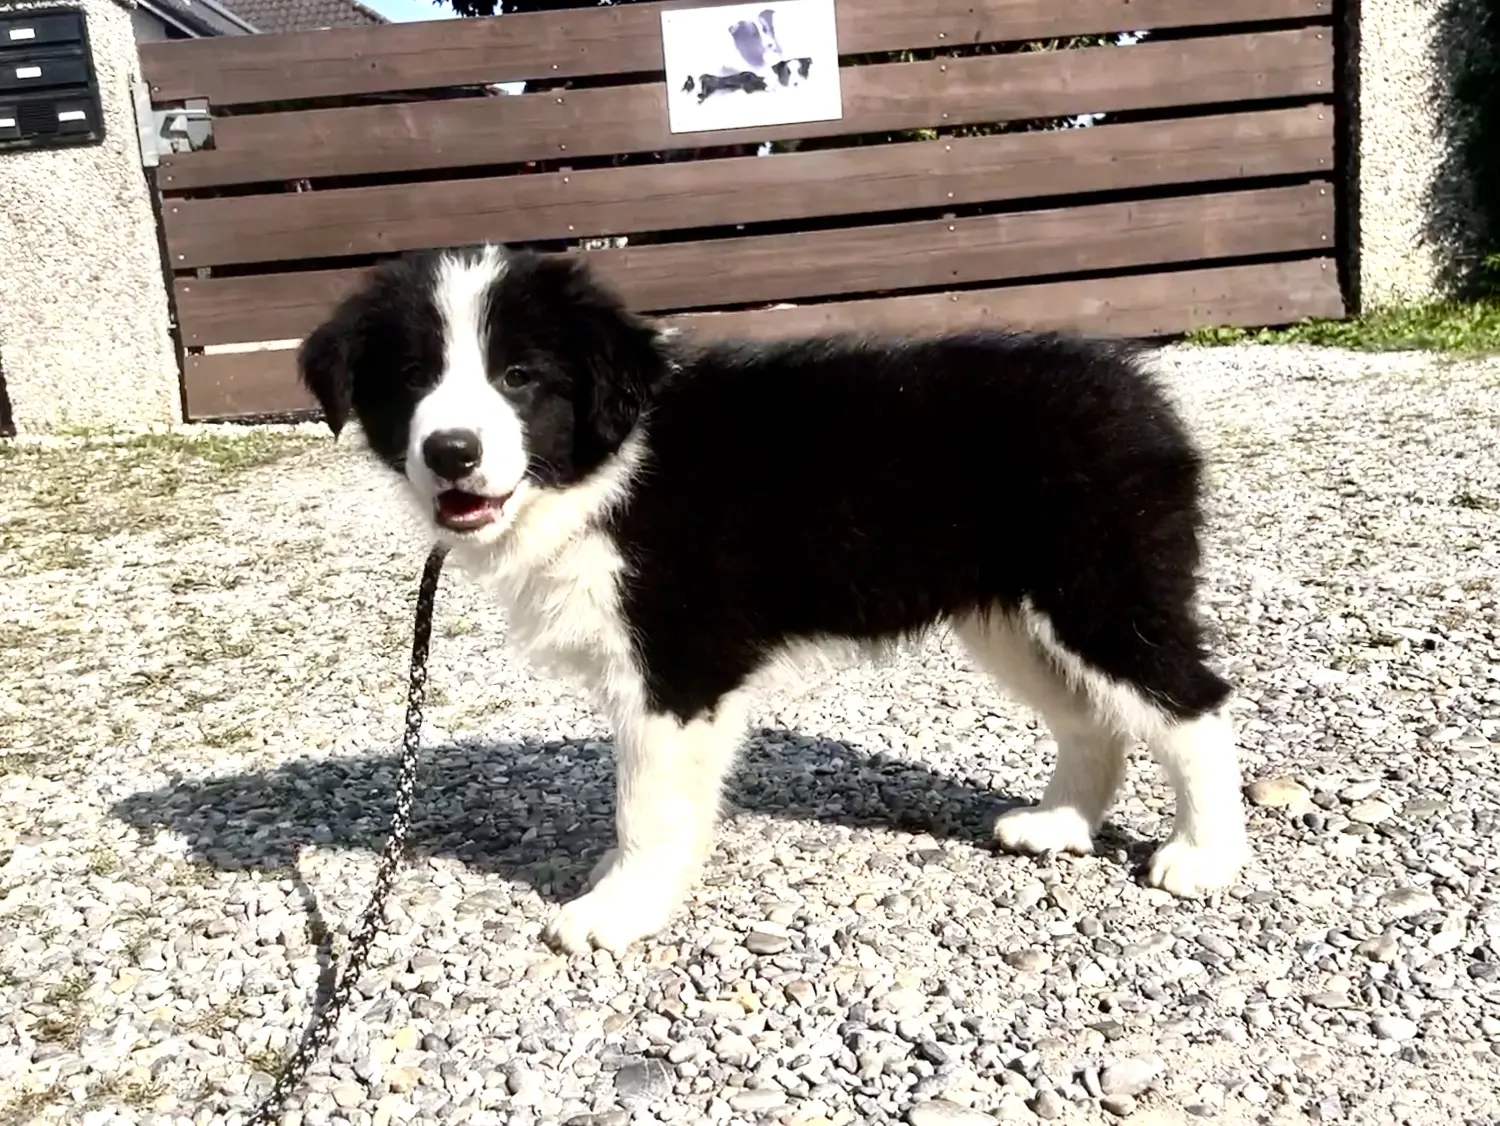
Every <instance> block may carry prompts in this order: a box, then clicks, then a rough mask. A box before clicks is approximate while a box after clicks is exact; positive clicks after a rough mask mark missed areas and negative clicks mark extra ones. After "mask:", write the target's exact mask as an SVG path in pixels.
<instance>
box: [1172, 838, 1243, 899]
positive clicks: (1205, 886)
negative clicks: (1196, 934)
mask: <svg viewBox="0 0 1500 1126" xmlns="http://www.w3.org/2000/svg"><path fill="white" fill-rule="evenodd" d="M1249 852H1250V850H1249V846H1248V845H1247V844H1246V842H1245V841H1244V840H1243V839H1242V838H1239V837H1231V838H1229V839H1227V840H1224V841H1215V842H1211V843H1210V844H1207V845H1195V844H1191V843H1189V842H1188V841H1184V840H1178V839H1177V838H1170V839H1168V841H1167V843H1166V844H1164V845H1162V846H1161V848H1159V849H1157V850H1156V853H1155V855H1153V856H1152V857H1151V863H1150V865H1148V866H1147V868H1146V882H1147V883H1148V884H1150V885H1151V886H1152V887H1156V888H1161V889H1162V890H1163V891H1165V892H1170V893H1171V894H1172V895H1175V896H1178V897H1180V898H1182V899H1201V898H1203V897H1204V896H1207V895H1211V894H1212V893H1214V892H1216V891H1223V890H1224V889H1225V888H1227V887H1228V886H1229V885H1230V884H1232V883H1233V882H1234V878H1235V876H1236V875H1237V874H1238V873H1239V870H1240V868H1241V866H1242V865H1243V864H1244V863H1245V861H1246V860H1247V859H1249Z"/></svg>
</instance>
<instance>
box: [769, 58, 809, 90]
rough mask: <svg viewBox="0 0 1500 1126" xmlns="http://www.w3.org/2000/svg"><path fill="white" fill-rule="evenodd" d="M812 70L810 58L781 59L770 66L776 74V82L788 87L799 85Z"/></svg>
mask: <svg viewBox="0 0 1500 1126" xmlns="http://www.w3.org/2000/svg"><path fill="white" fill-rule="evenodd" d="M811 71H812V59H810V58H802V59H782V60H781V61H780V62H779V63H777V64H776V65H775V66H773V67H772V68H771V72H772V73H773V74H775V75H776V83H777V85H779V86H784V87H786V88H788V89H793V88H795V87H798V86H801V85H803V84H804V83H806V82H807V76H808V74H809V73H811Z"/></svg>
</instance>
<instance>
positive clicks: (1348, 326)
mask: <svg viewBox="0 0 1500 1126" xmlns="http://www.w3.org/2000/svg"><path fill="white" fill-rule="evenodd" d="M1183 339H1184V342H1185V343H1188V344H1196V345H1200V346H1215V345H1224V344H1312V345H1317V346H1320V347H1325V348H1348V349H1352V350H1354V351H1358V352H1414V351H1432V352H1447V353H1454V354H1459V355H1488V354H1491V353H1495V352H1500V297H1487V298H1484V299H1481V300H1478V301H1467V302H1438V303H1435V304H1431V305H1419V306H1414V307H1411V308H1401V309H1384V310H1378V311H1376V312H1373V313H1370V314H1368V315H1366V316H1363V317H1355V318H1351V319H1349V320H1304V321H1300V322H1298V323H1297V324H1294V325H1289V326H1287V327H1286V328H1277V329H1258V330H1248V329H1243V328H1234V327H1231V326H1219V327H1212V328H1201V329H1196V330H1194V331H1193V332H1190V333H1188V334H1187V336H1185V337H1184V338H1183Z"/></svg>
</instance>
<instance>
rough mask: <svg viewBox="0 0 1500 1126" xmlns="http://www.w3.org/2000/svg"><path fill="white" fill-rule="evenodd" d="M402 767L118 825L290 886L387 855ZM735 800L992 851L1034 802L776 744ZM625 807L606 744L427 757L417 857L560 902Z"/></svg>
mask: <svg viewBox="0 0 1500 1126" xmlns="http://www.w3.org/2000/svg"><path fill="white" fill-rule="evenodd" d="M397 761H398V760H397V756H396V755H395V754H393V753H390V752H369V753H363V754H356V755H349V756H339V757H335V758H303V759H298V760H296V761H293V762H290V763H287V764H285V765H282V766H279V767H276V768H275V769H272V770H268V771H264V772H254V773H246V774H237V775H229V776H222V777H214V778H208V779H200V780H181V781H177V782H175V783H172V784H170V785H168V786H166V787H163V788H161V789H157V790H150V791H143V792H140V793H136V794H132V795H130V796H129V797H126V798H124V799H122V800H120V801H119V802H117V803H116V804H115V805H114V807H113V810H112V812H113V813H114V815H115V816H116V817H119V818H120V819H121V820H123V821H125V822H126V823H128V824H130V825H133V826H135V827H136V828H137V829H138V830H140V831H141V832H143V833H146V834H154V833H155V832H156V831H157V830H159V829H162V828H165V829H170V830H171V831H172V832H174V833H176V834H177V835H179V836H180V837H182V838H183V839H185V840H186V841H187V843H188V846H189V849H190V855H191V857H192V858H193V859H194V860H196V861H199V862H203V863H207V864H210V865H212V866H214V867H216V868H219V869H221V870H229V871H236V870H246V869H259V870H262V871H272V872H277V873H280V874H282V875H291V874H292V873H291V868H292V866H293V865H294V864H295V861H296V859H297V854H298V852H299V851H300V849H301V848H302V847H304V846H305V845H307V844H316V845H320V846H328V845H333V846H336V847H341V848H362V849H369V850H372V851H378V850H379V849H380V848H381V847H382V845H383V844H384V841H385V836H386V832H387V829H388V826H389V821H390V813H391V803H392V800H393V795H394V793H395V780H396V768H397ZM728 798H729V801H730V805H731V811H732V812H733V811H747V812H755V813H765V814H770V815H773V816H776V817H781V818H787V819H793V820H800V821H822V822H825V823H833V824H841V825H847V826H852V827H859V828H887V829H900V830H906V831H909V832H926V833H930V834H932V835H933V836H935V837H939V838H947V839H953V840H963V841H969V842H972V843H973V844H974V845H975V847H982V848H990V847H992V846H991V841H990V828H991V826H992V824H993V822H994V818H995V816H996V815H997V814H999V813H1001V812H1004V810H1005V809H1007V808H1013V807H1015V806H1017V805H1020V804H1024V803H1022V802H1021V801H1020V800H1019V799H1016V798H1014V797H1011V796H1009V795H1004V794H996V793H993V792H991V791H988V790H986V789H982V788H980V787H978V786H970V785H966V784H964V783H962V782H959V781H956V780H955V779H953V778H950V777H947V776H945V775H942V774H939V773H937V772H935V771H933V770H930V769H928V768H926V767H925V766H923V765H921V764H920V763H913V762H908V761H905V760H900V759H896V758H893V757H891V756H889V755H884V754H870V753H867V752H865V751H862V750H859V749H857V748H854V747H851V746H849V745H848V744H846V743H842V742H833V741H828V740H817V739H811V738H808V737H806V736H802V735H799V734H796V733H794V732H788V731H778V730H762V731H759V732H757V733H755V734H754V735H753V736H752V737H751V738H750V739H749V740H748V742H747V743H746V745H745V748H744V750H743V752H742V754H741V756H740V759H739V762H738V764H737V767H736V769H735V771H734V773H733V775H732V776H731V779H730V783H729V788H728ZM614 804H615V803H614V753H613V749H612V747H611V746H610V745H609V744H608V743H607V742H565V743H532V742H524V743H485V742H459V743H450V744H446V745H442V746H435V747H424V748H423V759H422V765H421V770H420V776H419V780H418V786H417V797H416V802H415V809H414V817H413V821H412V825H411V829H410V834H409V836H408V842H409V847H410V854H411V855H414V856H422V855H429V856H448V857H454V858H457V859H459V860H461V861H463V862H464V863H465V864H467V865H469V866H470V867H473V868H475V869H478V870H480V871H485V872H493V873H496V874H498V875H501V876H503V877H504V878H506V879H511V880H517V881H522V882H524V883H526V884H529V885H531V886H533V887H535V888H536V889H537V890H538V891H539V892H541V894H543V895H544V896H546V897H548V898H551V899H554V900H558V901H560V900H563V899H567V898H569V897H570V896H572V895H573V894H576V893H577V891H578V890H579V887H580V885H581V884H582V881H583V879H584V877H585V876H586V875H587V873H588V871H589V869H590V868H591V867H592V865H593V863H594V861H595V860H597V859H598V857H599V856H600V854H602V853H603V851H604V850H605V849H606V848H607V847H609V846H610V844H611V843H612V842H613V837H614V827H613V816H614ZM1105 838H1106V842H1107V843H1113V844H1114V845H1115V847H1125V848H1127V849H1128V850H1129V851H1131V852H1132V853H1135V852H1137V851H1140V849H1141V847H1143V846H1141V844H1140V842H1138V841H1136V840H1134V839H1133V838H1128V837H1124V836H1122V835H1121V834H1120V833H1119V832H1118V831H1117V830H1115V831H1111V830H1108V829H1107V830H1106V832H1105Z"/></svg>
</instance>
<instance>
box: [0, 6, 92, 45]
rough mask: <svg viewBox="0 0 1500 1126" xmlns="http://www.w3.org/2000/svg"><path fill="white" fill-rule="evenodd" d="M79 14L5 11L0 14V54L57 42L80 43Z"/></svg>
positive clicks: (80, 23)
mask: <svg viewBox="0 0 1500 1126" xmlns="http://www.w3.org/2000/svg"><path fill="white" fill-rule="evenodd" d="M83 39H84V31H83V13H82V12H53V13H51V14H49V15H39V14H37V13H35V12H6V13H4V14H3V15H0V51H4V50H6V49H7V48H12V47H13V48H15V49H16V50H18V51H24V50H26V49H27V48H29V47H50V46H53V45H54V44H58V43H82V42H83Z"/></svg>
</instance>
